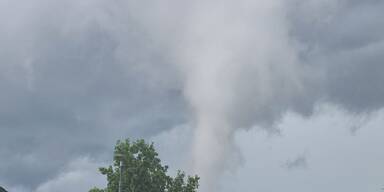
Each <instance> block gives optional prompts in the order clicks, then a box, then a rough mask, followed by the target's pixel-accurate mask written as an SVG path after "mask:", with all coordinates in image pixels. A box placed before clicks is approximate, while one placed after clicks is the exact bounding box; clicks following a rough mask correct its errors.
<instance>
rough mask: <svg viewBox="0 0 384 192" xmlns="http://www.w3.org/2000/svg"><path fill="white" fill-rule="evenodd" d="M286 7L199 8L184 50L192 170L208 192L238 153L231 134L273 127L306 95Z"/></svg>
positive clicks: (246, 2)
mask: <svg viewBox="0 0 384 192" xmlns="http://www.w3.org/2000/svg"><path fill="white" fill-rule="evenodd" d="M283 7H284V6H282V2H280V1H269V0H258V1H254V0H253V1H250V0H240V1H230V0H227V1H198V2H197V3H196V4H195V5H194V6H193V8H192V11H191V14H190V15H189V16H190V17H189V20H188V19H187V23H189V24H190V25H189V26H187V27H186V31H185V33H184V38H182V41H181V42H182V44H183V46H181V47H182V48H181V49H180V50H179V52H178V54H179V55H180V60H181V62H180V63H181V64H180V65H181V67H182V70H183V72H184V73H185V77H186V79H185V96H186V98H187V100H188V102H189V104H190V107H191V110H192V111H193V114H194V122H193V123H194V124H195V126H196V129H195V140H194V146H193V167H194V170H195V172H196V173H198V174H199V175H200V176H201V178H202V183H201V189H202V191H204V192H213V191H217V190H218V188H217V180H218V178H219V176H220V175H221V173H222V172H223V170H225V169H224V167H225V166H227V165H228V164H227V163H228V162H227V160H228V159H230V157H229V156H228V155H229V154H231V153H229V152H230V151H231V150H232V149H233V133H234V131H235V129H237V128H248V127H250V126H252V125H254V124H255V123H258V124H260V125H263V126H269V125H271V124H272V123H273V122H274V120H275V118H276V117H279V116H281V114H282V113H283V112H284V110H285V109H286V108H288V107H289V106H288V105H289V103H291V101H292V99H293V96H294V95H297V94H298V93H299V92H300V90H301V85H300V79H299V78H300V74H299V69H298V68H299V66H298V65H297V62H296V53H295V51H294V49H293V47H292V46H291V43H290V42H289V37H288V27H287V25H286V21H285V18H284V14H285V12H284V11H285V10H284V9H283Z"/></svg>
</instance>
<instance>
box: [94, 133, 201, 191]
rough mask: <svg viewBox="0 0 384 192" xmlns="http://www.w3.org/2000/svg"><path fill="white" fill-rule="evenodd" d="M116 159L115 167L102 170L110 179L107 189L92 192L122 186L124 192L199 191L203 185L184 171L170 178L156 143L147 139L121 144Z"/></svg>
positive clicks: (113, 189) (118, 146)
mask: <svg viewBox="0 0 384 192" xmlns="http://www.w3.org/2000/svg"><path fill="white" fill-rule="evenodd" d="M113 159H114V160H113V165H110V166H108V167H102V168H100V169H99V170H100V172H101V174H103V175H105V176H106V177H107V181H108V184H107V188H105V189H98V188H93V189H91V190H90V191H89V192H118V191H119V187H120V188H121V192H196V191H197V188H198V186H199V184H198V181H199V177H198V176H186V175H185V173H184V172H182V171H178V173H177V175H176V176H175V177H172V176H169V175H167V171H168V166H163V165H162V164H161V160H160V159H159V158H158V153H157V152H156V150H155V148H154V145H153V143H151V144H148V143H146V142H145V141H144V140H137V141H135V142H132V143H131V142H130V141H129V140H128V139H127V140H124V141H118V142H117V144H116V146H115V150H114V157H113ZM120 176H121V177H120ZM119 185H121V186H119Z"/></svg>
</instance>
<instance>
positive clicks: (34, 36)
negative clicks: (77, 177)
mask: <svg viewBox="0 0 384 192" xmlns="http://www.w3.org/2000/svg"><path fill="white" fill-rule="evenodd" d="M294 2H295V3H292V4H288V5H287V7H288V9H289V10H290V11H289V14H288V18H287V20H288V22H289V23H290V24H291V36H292V39H293V40H295V41H297V42H298V47H299V48H298V49H299V51H300V53H299V54H300V63H302V65H303V66H304V67H305V71H306V74H305V78H304V79H305V80H302V81H305V82H304V85H305V90H306V91H305V93H304V94H303V95H300V96H299V97H294V98H286V97H285V95H284V94H280V95H277V96H276V95H275V97H276V99H275V100H273V103H272V104H271V106H267V107H266V108H268V110H266V111H261V112H260V111H259V113H260V114H256V116H257V117H258V118H260V119H257V120H256V121H258V122H260V121H267V122H273V121H275V120H276V119H278V118H279V117H280V116H281V114H283V113H284V111H286V110H294V111H297V112H299V113H301V114H304V115H310V114H311V110H312V108H313V106H314V105H315V103H316V102H318V101H326V102H332V103H335V104H337V105H340V106H342V107H345V108H346V109H348V110H350V111H351V112H356V113H359V112H369V111H372V110H376V109H379V108H382V106H383V105H384V86H382V83H383V82H384V75H382V73H383V71H384V64H383V61H384V54H382V53H383V52H384V43H383V38H384V35H383V34H384V33H383V32H384V23H383V22H384V20H383V19H382V18H384V12H383V11H382V10H383V9H384V2H382V1H373V0H372V1H364V2H362V1H321V2H322V3H315V2H316V1H298V0H296V1H294ZM317 2H319V1H317ZM144 4H145V5H144ZM169 4H172V5H173V6H169ZM174 4H177V2H176V1H175V2H174V1H171V0H169V1H166V3H157V2H154V1H149V2H145V3H139V2H136V1H127V2H124V1H118V0H117V1H102V0H99V1H81V2H77V1H67V2H61V1H47V0H38V1H31V2H15V1H2V2H0V42H1V44H0V92H1V94H0V130H1V132H0V181H1V182H6V183H7V184H8V185H24V186H26V187H28V188H35V187H36V186H37V185H39V184H41V183H42V182H44V181H46V180H47V179H48V178H50V177H52V176H53V175H55V174H57V173H58V171H59V170H60V168H61V167H63V166H64V165H65V164H66V163H67V162H68V161H70V160H72V159H76V158H77V157H78V156H81V155H88V154H89V155H91V156H94V157H99V156H103V154H104V153H107V152H108V151H109V150H110V147H111V146H112V145H113V143H114V142H115V140H116V139H119V138H121V137H128V136H129V137H145V136H150V135H155V134H157V133H159V132H161V131H164V130H167V129H170V128H172V127H173V126H174V125H176V124H180V123H183V122H184V121H185V119H186V116H187V113H188V112H187V111H186V109H185V108H186V107H185V102H184V99H183V95H182V94H183V93H182V89H183V87H182V78H181V77H180V76H179V73H178V71H177V69H175V67H174V62H175V61H174V60H173V58H172V57H173V55H172V53H169V52H170V51H171V50H170V49H171V48H170V47H172V48H174V49H177V45H176V46H175V45H174V44H175V43H177V42H175V41H177V33H178V30H180V29H179V28H178V27H180V26H183V25H182V23H181V22H180V20H179V19H180V18H182V16H183V14H184V12H183V11H185V10H187V9H186V8H185V6H182V5H174ZM161 17H164V18H162V19H159V18H161ZM266 22H268V19H267V20H266ZM164 42H167V43H168V44H163V43H164ZM173 46H175V47H176V48H175V47H173ZM248 76H252V74H251V75H248ZM249 81H251V80H249ZM249 81H246V82H249ZM281 86H282V89H289V88H287V87H284V84H283V85H281ZM247 92H248V91H244V93H247ZM278 93H280V92H278ZM282 93H285V92H284V91H283V92H282ZM244 98H246V99H249V98H250V97H249V96H244ZM247 104H248V103H246V104H245V105H244V106H243V107H246V105H247ZM276 114H277V115H276ZM100 158H102V157H100ZM304 160H305V159H301V160H300V159H297V160H295V161H293V162H292V163H291V164H292V165H295V164H300V162H303V161H304ZM296 161H297V163H296Z"/></svg>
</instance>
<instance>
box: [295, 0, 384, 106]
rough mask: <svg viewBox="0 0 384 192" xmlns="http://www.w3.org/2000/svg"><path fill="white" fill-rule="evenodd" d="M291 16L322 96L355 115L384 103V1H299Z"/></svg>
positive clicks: (303, 54) (303, 60) (304, 58)
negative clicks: (383, 84) (383, 18)
mask: <svg viewBox="0 0 384 192" xmlns="http://www.w3.org/2000/svg"><path fill="white" fill-rule="evenodd" d="M297 2H298V3H297V4H295V6H293V7H292V11H291V12H290V16H291V17H290V18H291V22H292V36H293V37H294V38H295V39H296V40H297V41H298V42H299V43H300V47H301V50H302V51H301V53H300V55H301V59H302V63H304V64H306V65H309V66H310V67H309V68H310V69H311V70H313V71H310V72H309V74H310V76H314V77H312V78H311V79H314V82H315V83H314V85H313V86H317V88H318V89H317V90H318V91H319V92H318V95H319V96H320V97H321V98H322V99H325V100H326V101H329V102H332V103H335V104H337V105H341V106H342V107H345V108H346V109H348V110H350V111H351V112H353V113H360V112H370V111H372V110H377V109H379V108H381V107H382V106H383V104H384V86H382V83H383V82H384V76H383V71H384V55H383V54H382V53H383V51H384V41H383V40H384V36H383V34H384V21H383V20H382V19H380V18H382V17H383V16H384V13H383V12H382V10H383V9H384V2H382V1H375V0H372V1H297Z"/></svg>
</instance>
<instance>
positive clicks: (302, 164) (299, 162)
mask: <svg viewBox="0 0 384 192" xmlns="http://www.w3.org/2000/svg"><path fill="white" fill-rule="evenodd" d="M283 167H284V168H286V169H288V170H294V169H306V168H307V167H308V161H307V157H306V155H299V156H297V157H296V158H294V159H291V160H287V161H286V162H285V164H284V165H283Z"/></svg>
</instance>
